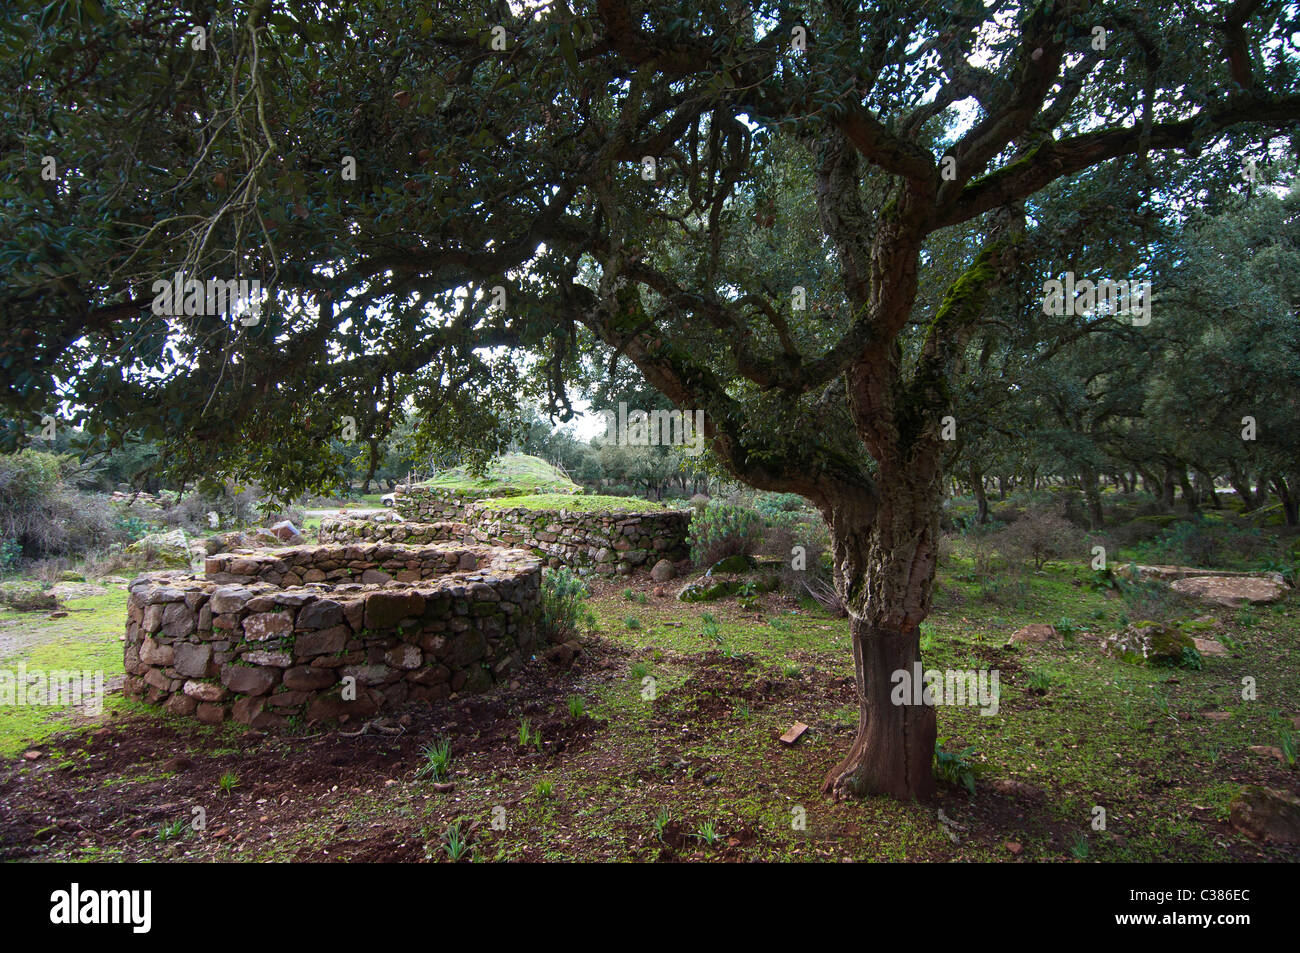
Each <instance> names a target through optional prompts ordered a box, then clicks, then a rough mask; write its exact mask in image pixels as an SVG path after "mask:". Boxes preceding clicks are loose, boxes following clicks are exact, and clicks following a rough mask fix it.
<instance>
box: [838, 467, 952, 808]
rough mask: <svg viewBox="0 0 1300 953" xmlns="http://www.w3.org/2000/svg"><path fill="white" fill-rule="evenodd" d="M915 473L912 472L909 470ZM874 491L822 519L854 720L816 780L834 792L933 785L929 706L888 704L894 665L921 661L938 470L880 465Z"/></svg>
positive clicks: (911, 791) (901, 794)
mask: <svg viewBox="0 0 1300 953" xmlns="http://www.w3.org/2000/svg"><path fill="white" fill-rule="evenodd" d="M914 476H918V477H919V476H920V475H919V474H914ZM880 487H881V490H880V497H879V499H878V500H872V499H870V498H869V497H866V498H854V499H843V500H839V501H833V502H832V505H831V506H830V512H829V513H828V519H827V521H828V522H829V523H830V526H831V534H832V541H833V546H834V550H835V562H836V567H835V575H836V585H837V587H838V588H839V591H840V594H841V596H842V597H843V599H844V602H845V605H846V607H847V608H848V610H849V616H850V623H849V627H850V631H851V633H852V636H853V667H854V677H855V681H856V685H857V692H858V703H859V704H858V729H857V735H856V737H855V738H854V740H853V744H852V746H851V747H850V748H849V751H848V753H847V754H846V755H845V757H844V759H843V760H842V761H841V762H840V763H839V764H837V765H836V766H835V767H834V768H832V769H831V771H830V772H829V773H828V774H827V775H826V780H825V783H824V784H823V790H824V791H826V792H828V793H834V794H836V795H837V796H843V795H854V796H861V795H867V794H887V795H891V796H893V797H898V798H928V797H931V796H932V795H933V794H934V790H935V788H934V772H933V762H934V744H935V738H936V730H937V729H936V723H935V712H934V707H933V706H932V705H925V704H913V703H912V702H911V700H908V701H905V702H904V703H903V704H894V702H893V700H892V698H891V696H892V695H893V690H894V685H895V679H894V674H895V673H896V672H906V673H908V677H909V678H910V677H911V673H912V672H913V671H914V666H915V665H917V664H919V663H920V661H921V637H920V624H921V620H922V619H924V618H925V617H926V615H927V614H928V613H929V609H930V597H931V591H932V588H933V585H934V569H935V561H936V553H937V546H936V542H937V539H938V535H939V509H940V500H941V489H942V477H941V476H940V475H939V474H938V473H937V472H935V473H934V474H933V479H926V478H925V477H920V478H919V479H915V480H913V481H912V482H910V483H909V482H908V479H907V476H906V475H898V476H895V477H894V478H893V479H890V478H889V476H887V475H884V476H883V479H882V481H881V483H880Z"/></svg>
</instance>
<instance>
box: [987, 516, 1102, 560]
mask: <svg viewBox="0 0 1300 953" xmlns="http://www.w3.org/2000/svg"><path fill="white" fill-rule="evenodd" d="M1081 541H1082V536H1081V535H1080V533H1079V530H1078V529H1077V528H1076V527H1075V526H1074V524H1073V523H1071V522H1070V521H1069V520H1068V519H1066V518H1065V517H1064V516H1062V515H1060V514H1059V513H1057V512H1055V511H1054V510H1052V509H1051V508H1049V507H1046V506H1038V507H1032V508H1030V509H1028V510H1026V511H1025V514H1024V515H1023V516H1022V517H1020V519H1018V520H1016V521H1015V522H1014V523H1012V524H1011V525H1010V526H1008V527H1007V528H1006V529H1004V530H1002V531H1001V532H1000V533H999V534H998V537H997V542H996V544H997V546H998V547H999V548H1000V549H1002V550H1003V551H1004V552H1006V553H1007V554H1008V555H1013V556H1017V557H1019V558H1021V559H1029V560H1032V561H1033V564H1034V569H1035V570H1038V569H1042V568H1043V564H1044V563H1045V562H1047V561H1048V560H1049V559H1060V558H1061V557H1062V556H1065V555H1066V554H1068V553H1070V552H1073V551H1076V550H1077V549H1078V547H1079V546H1080V544H1081Z"/></svg>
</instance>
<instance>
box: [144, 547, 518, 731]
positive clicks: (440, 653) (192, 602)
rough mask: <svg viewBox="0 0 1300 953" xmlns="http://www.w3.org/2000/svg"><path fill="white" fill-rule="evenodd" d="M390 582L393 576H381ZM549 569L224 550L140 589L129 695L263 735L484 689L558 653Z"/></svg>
mask: <svg viewBox="0 0 1300 953" xmlns="http://www.w3.org/2000/svg"><path fill="white" fill-rule="evenodd" d="M381 577H382V578H381ZM540 588H541V560H539V559H538V558H537V557H535V556H533V555H532V554H530V553H527V552H525V551H523V550H517V549H500V548H492V547H485V546H467V545H463V544H456V543H450V544H436V545H429V546H402V545H391V544H386V543H366V544H360V545H349V546H340V545H325V546H295V547H290V548H287V549H276V550H258V551H250V552H236V553H221V554H218V555H216V556H212V557H209V558H208V560H207V564H206V571H205V574H204V576H195V575H192V574H190V573H186V572H161V573H147V574H145V575H142V576H139V577H138V578H136V579H135V580H134V581H133V582H132V583H131V585H130V598H129V601H128V609H127V626H126V648H125V659H124V660H125V666H126V672H127V676H126V684H125V689H126V691H127V692H128V693H129V694H135V695H141V696H143V697H144V698H145V700H146V701H149V702H152V703H154V704H161V705H163V706H164V707H165V708H166V709H167V710H168V711H171V712H173V713H175V714H179V715H187V716H194V717H197V718H198V719H199V720H200V721H204V722H209V723H213V724H216V723H220V722H222V721H224V720H225V719H227V718H233V719H235V720H236V721H239V722H242V723H244V724H248V725H251V726H253V727H255V728H268V727H278V726H283V725H288V724H291V723H293V722H295V721H304V722H308V723H310V722H315V721H324V720H339V721H347V720H349V719H353V718H359V717H369V716H371V715H374V714H375V713H376V712H379V711H383V710H389V709H392V708H394V707H396V706H399V705H402V704H405V703H407V702H420V701H426V702H427V701H435V700H438V699H443V698H447V697H449V696H450V695H451V694H452V693H453V692H482V691H485V690H487V689H489V688H491V687H492V686H493V685H494V684H495V683H496V682H498V681H500V680H502V679H505V678H508V677H509V676H510V675H511V674H512V673H514V672H515V671H517V670H518V669H519V668H520V667H521V666H522V665H523V664H524V663H525V662H527V661H528V660H529V659H530V658H531V657H532V656H533V655H534V654H535V653H536V652H538V651H539V650H540V649H541V648H542V647H543V646H541V645H540V644H539V638H540V637H539V634H538V629H537V618H538V608H539V596H540Z"/></svg>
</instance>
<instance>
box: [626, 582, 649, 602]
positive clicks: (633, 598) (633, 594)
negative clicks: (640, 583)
mask: <svg viewBox="0 0 1300 953" xmlns="http://www.w3.org/2000/svg"><path fill="white" fill-rule="evenodd" d="M623 598H624V599H626V600H627V601H628V602H635V603H637V604H638V605H645V604H646V603H647V602H649V601H650V597H649V596H647V595H646V594H645V593H644V592H637V591H635V590H634V589H633V588H632V587H631V586H628V587H627V588H626V589H624V590H623Z"/></svg>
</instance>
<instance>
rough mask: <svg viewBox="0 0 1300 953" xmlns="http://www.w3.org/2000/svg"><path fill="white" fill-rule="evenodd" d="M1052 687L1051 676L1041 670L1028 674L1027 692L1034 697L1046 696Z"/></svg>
mask: <svg viewBox="0 0 1300 953" xmlns="http://www.w3.org/2000/svg"><path fill="white" fill-rule="evenodd" d="M1051 687H1052V676H1051V675H1049V674H1048V673H1047V672H1044V671H1042V670H1041V669H1039V670H1037V671H1034V672H1030V673H1029V690H1030V691H1031V692H1033V693H1034V694H1035V695H1046V694H1047V690H1048V689H1049V688H1051Z"/></svg>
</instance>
